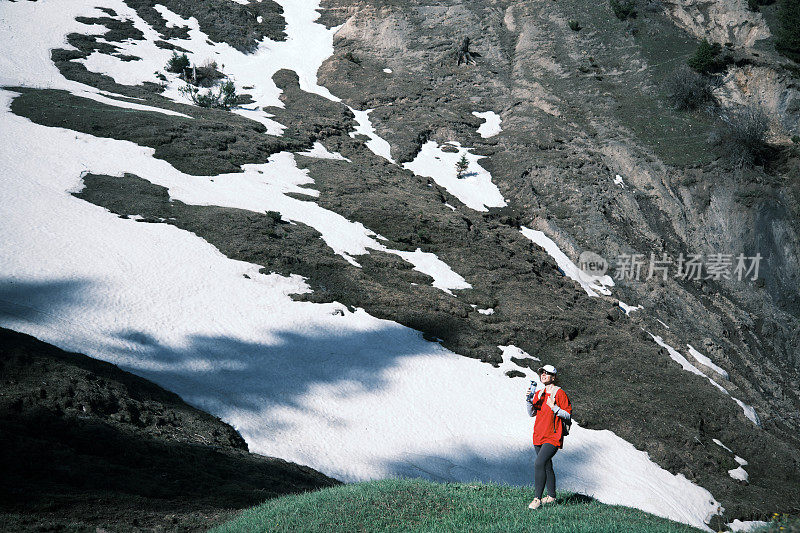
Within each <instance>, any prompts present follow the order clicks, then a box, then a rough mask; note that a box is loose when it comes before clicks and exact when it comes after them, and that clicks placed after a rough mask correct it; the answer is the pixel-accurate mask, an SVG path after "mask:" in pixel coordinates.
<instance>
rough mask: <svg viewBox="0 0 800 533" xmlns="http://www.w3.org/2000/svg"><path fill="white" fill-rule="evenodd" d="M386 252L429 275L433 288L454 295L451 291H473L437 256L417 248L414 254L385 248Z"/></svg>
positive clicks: (470, 286)
mask: <svg viewBox="0 0 800 533" xmlns="http://www.w3.org/2000/svg"><path fill="white" fill-rule="evenodd" d="M384 251H386V252H389V253H391V254H395V255H397V256H400V257H402V258H403V259H405V260H406V261H408V262H409V263H411V264H412V265H414V270H417V271H419V272H422V273H423V274H427V275H429V276H430V277H432V278H433V286H434V287H436V288H437V289H441V290H443V291H444V292H446V293H447V294H453V293H452V292H450V290H451V289H471V288H472V285H470V284H469V283H467V281H466V280H465V279H464V278H462V277H461V276H459V275H458V274H456V273H455V272H454V271H453V269H451V268H450V266H449V265H447V263H445V262H444V261H442V260H441V259H439V258H438V257H437V256H436V254H433V253H430V252H423V251H422V250H421V249H419V248H417V249H416V251H414V252H402V251H399V250H390V249H388V248H384Z"/></svg>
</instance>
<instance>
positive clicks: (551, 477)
mask: <svg viewBox="0 0 800 533" xmlns="http://www.w3.org/2000/svg"><path fill="white" fill-rule="evenodd" d="M539 380H540V381H541V386H537V384H536V383H534V382H531V387H530V388H529V389H528V392H527V395H526V396H525V400H526V403H527V406H528V415H529V416H535V417H536V421H535V422H534V424H533V447H534V449H535V450H536V461H535V462H534V463H533V473H534V485H535V486H536V497H535V498H534V499H533V501H532V502H531V503H530V505H528V509H538V508H539V507H540V506H541V505H542V504H546V503H552V502H554V501H556V474H555V472H553V456H554V455H555V454H556V452H557V451H558V450H559V449H560V448H561V447H562V446H563V445H564V427H563V422H562V420H563V421H569V420H570V419H571V417H572V404H570V402H569V398H568V397H567V393H566V392H564V391H563V390H562V389H561V387H559V386H558V385H556V368H555V367H554V366H553V365H544V366H543V367H541V368H540V369H539ZM545 486H547V496H545V497H544V498H542V494H543V493H544V488H545Z"/></svg>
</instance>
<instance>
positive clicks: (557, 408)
mask: <svg viewBox="0 0 800 533" xmlns="http://www.w3.org/2000/svg"><path fill="white" fill-rule="evenodd" d="M554 400H555V401H554V403H553V405H551V406H550V408H551V409H552V410H553V414H555V415H556V416H557V417H559V418H561V419H562V420H567V421H569V420H570V419H572V404H571V403H570V401H569V397H568V396H567V393H566V392H564V390H563V389H559V391H558V393H557V394H556V397H555V398H554Z"/></svg>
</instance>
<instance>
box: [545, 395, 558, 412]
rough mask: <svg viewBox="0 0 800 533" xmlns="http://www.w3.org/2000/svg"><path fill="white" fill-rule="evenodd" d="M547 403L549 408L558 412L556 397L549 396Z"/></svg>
mask: <svg viewBox="0 0 800 533" xmlns="http://www.w3.org/2000/svg"><path fill="white" fill-rule="evenodd" d="M545 403H546V404H547V407H549V408H550V409H552V410H553V411H555V410H556V398H555V395H553V394H548V395H547V400H546V401H545Z"/></svg>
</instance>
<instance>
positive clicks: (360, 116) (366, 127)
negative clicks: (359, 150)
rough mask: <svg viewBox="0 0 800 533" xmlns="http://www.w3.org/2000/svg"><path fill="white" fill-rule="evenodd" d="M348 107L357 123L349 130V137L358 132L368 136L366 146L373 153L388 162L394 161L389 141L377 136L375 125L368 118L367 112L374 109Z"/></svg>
mask: <svg viewBox="0 0 800 533" xmlns="http://www.w3.org/2000/svg"><path fill="white" fill-rule="evenodd" d="M348 109H350V111H352V112H353V114H354V115H355V117H356V124H357V126H356V129H355V131H352V132H350V137H353V138H355V136H356V135H359V134H361V135H366V136H367V137H369V140H368V141H367V148H369V149H370V151H372V153H373V154H375V155H379V156H381V157H382V158H384V159H386V160H387V161H389V162H390V163H394V162H395V161H394V159H392V147H391V146H389V143H388V142H387V141H386V140H385V139H383V138H381V137H379V136H378V134H377V133H375V127H374V126H373V125H372V122H371V121H370V119H369V114H370V113H371V112H372V111H374V109H367V110H366V111H357V110H355V109H353V108H352V107H349V106H348Z"/></svg>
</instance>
